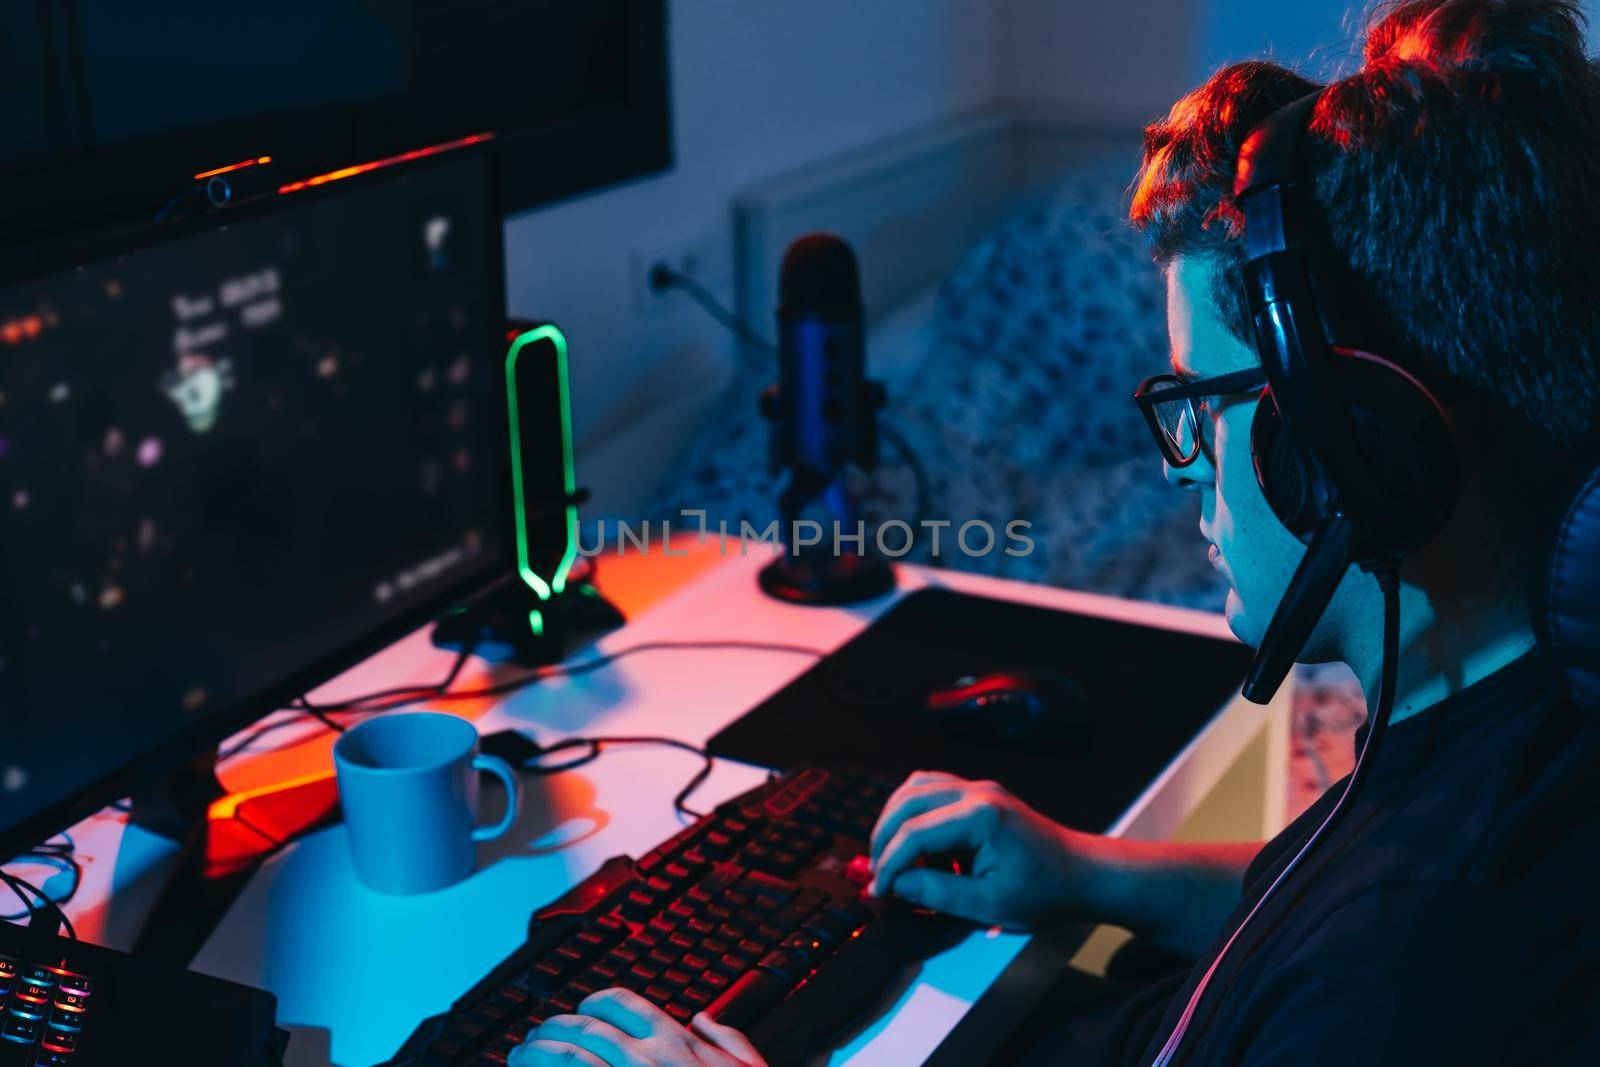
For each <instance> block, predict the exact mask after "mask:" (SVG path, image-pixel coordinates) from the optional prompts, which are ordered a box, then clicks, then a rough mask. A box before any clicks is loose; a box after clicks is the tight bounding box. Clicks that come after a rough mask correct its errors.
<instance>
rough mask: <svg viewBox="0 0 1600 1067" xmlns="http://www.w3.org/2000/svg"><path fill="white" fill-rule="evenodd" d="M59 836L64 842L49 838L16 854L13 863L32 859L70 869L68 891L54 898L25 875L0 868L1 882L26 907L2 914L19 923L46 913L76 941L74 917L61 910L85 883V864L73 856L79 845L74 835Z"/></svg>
mask: <svg viewBox="0 0 1600 1067" xmlns="http://www.w3.org/2000/svg"><path fill="white" fill-rule="evenodd" d="M58 836H60V837H61V838H62V840H61V841H54V840H52V841H47V842H46V843H44V844H42V845H39V846H38V847H36V848H34V849H31V850H29V851H28V852H26V853H24V854H22V855H21V856H18V857H16V859H15V860H13V861H12V862H28V861H31V862H35V863H43V864H46V865H48V866H53V867H56V868H58V869H59V870H62V871H70V872H71V873H72V883H71V885H70V886H69V887H68V888H67V891H66V892H65V893H63V894H61V896H59V897H52V896H51V895H50V894H49V893H46V892H45V891H44V890H43V889H40V888H39V887H38V886H37V885H34V884H33V883H32V882H30V881H28V880H27V879H26V878H23V877H21V876H20V875H15V874H12V873H11V872H10V871H7V870H4V869H0V882H4V883H5V885H6V887H7V888H9V889H10V890H11V892H12V893H14V894H16V897H17V899H18V900H20V901H21V902H22V907H23V910H22V911H21V912H18V913H17V914H15V915H0V919H3V920H5V921H6V922H18V921H21V920H23V919H26V920H28V921H29V922H30V923H32V922H33V921H34V920H35V919H37V918H38V917H39V916H40V915H44V916H46V917H49V918H53V919H54V920H55V922H56V927H57V929H64V930H66V932H67V936H68V937H70V938H71V939H72V940H74V941H76V940H77V939H78V931H77V930H76V929H75V928H74V927H73V925H72V920H71V919H69V918H67V913H66V912H65V911H64V910H63V909H62V905H64V904H66V903H67V902H68V901H70V900H71V899H72V898H73V897H74V896H75V895H76V894H77V892H78V887H79V886H80V885H82V884H83V865H82V864H80V863H79V862H78V860H77V858H76V857H75V856H74V852H75V851H76V849H77V845H76V843H75V842H74V841H73V840H72V835H71V834H67V833H62V834H60V835H58ZM24 890H26V891H27V892H26V893H25V892H24ZM27 893H32V894H33V899H32V900H30V899H28V896H27Z"/></svg>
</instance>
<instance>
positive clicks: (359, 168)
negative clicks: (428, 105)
mask: <svg viewBox="0 0 1600 1067" xmlns="http://www.w3.org/2000/svg"><path fill="white" fill-rule="evenodd" d="M493 136H494V135H493V134H491V133H475V134H473V135H472V136H470V137H462V138H460V139H458V140H455V141H446V142H445V143H444V144H436V145H430V146H429V147H427V148H416V149H413V150H411V151H410V152H401V153H400V154H399V155H397V156H389V157H388V158H386V159H377V160H373V161H372V162H371V163H357V164H356V165H355V166H353V167H341V168H340V169H338V170H330V171H329V172H328V173H326V174H318V175H317V176H316V177H314V178H306V179H305V180H304V181H298V182H290V183H289V184H287V185H280V186H279V187H278V193H279V194H280V195H282V194H284V193H297V192H299V191H300V190H301V189H310V188H312V187H314V186H318V185H327V184H328V183H329V182H337V181H343V180H344V179H345V178H354V177H355V176H356V175H357V174H366V173H367V172H368V171H374V170H378V169H380V168H382V167H392V166H394V165H395V164H396V163H410V162H411V161H412V160H415V159H426V158H427V157H428V156H436V155H438V154H439V153H440V152H449V151H452V150H453V149H457V148H465V147H467V145H473V144H479V143H481V142H483V141H487V140H490V139H491V138H493Z"/></svg>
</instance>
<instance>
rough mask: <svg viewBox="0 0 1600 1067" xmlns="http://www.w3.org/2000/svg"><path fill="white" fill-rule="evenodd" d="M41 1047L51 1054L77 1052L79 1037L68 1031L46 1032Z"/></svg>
mask: <svg viewBox="0 0 1600 1067" xmlns="http://www.w3.org/2000/svg"><path fill="white" fill-rule="evenodd" d="M39 1047H40V1048H42V1049H46V1050H48V1051H50V1052H76V1051H78V1035H77V1034H75V1033H72V1032H71V1031H68V1030H46V1031H45V1032H44V1039H43V1040H41V1041H40V1042H39Z"/></svg>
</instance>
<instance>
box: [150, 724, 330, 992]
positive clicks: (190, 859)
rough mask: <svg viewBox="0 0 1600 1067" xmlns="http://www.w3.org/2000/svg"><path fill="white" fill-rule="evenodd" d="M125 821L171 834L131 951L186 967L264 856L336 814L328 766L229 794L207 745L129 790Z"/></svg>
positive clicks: (320, 825)
mask: <svg viewBox="0 0 1600 1067" xmlns="http://www.w3.org/2000/svg"><path fill="white" fill-rule="evenodd" d="M132 799H133V807H132V808H131V810H130V812H129V822H131V823H132V824H133V825H135V826H138V827H141V828H142V829H145V830H148V831H149V832H151V833H154V834H158V835H160V836H162V837H165V838H168V839H170V840H173V841H176V842H177V843H178V853H177V855H176V856H175V857H174V858H173V861H172V866H171V868H170V869H169V870H168V872H167V877H166V880H165V881H164V882H163V883H162V886H161V889H160V891H159V892H158V893H157V895H156V899H155V903H154V904H153V905H151V908H150V912H149V914H148V915H147V916H146V917H145V921H144V924H143V925H142V926H141V927H140V930H139V935H138V937H137V938H135V940H134V943H133V954H134V955H135V956H137V957H138V958H139V959H141V960H146V961H148V962H150V963H152V964H160V965H164V966H168V967H176V968H180V969H186V968H187V967H188V966H189V964H190V962H191V961H192V960H193V959H194V957H195V955H196V953H198V952H199V951H200V949H201V948H202V947H203V946H204V945H205V943H206V941H207V940H208V939H209V938H210V937H211V934H212V931H214V930H215V929H216V927H217V924H218V923H220V922H221V921H222V918H223V916H225V915H226V914H227V913H228V909H229V908H231V907H232V906H233V902H234V901H235V900H237V899H238V897H239V894H240V893H241V892H243V890H244V887H245V885H246V884H248V883H249V881H250V877H251V876H252V875H253V874H254V873H255V872H256V869H257V868H258V867H260V866H261V863H262V861H263V860H265V859H266V858H267V857H268V856H270V855H272V854H273V853H274V852H276V851H277V850H278V849H279V848H282V847H283V846H284V845H286V844H288V843H289V842H290V841H292V840H294V839H295V838H296V837H299V836H300V835H302V834H305V833H308V832H310V831H311V830H314V829H318V828H320V827H322V826H326V825H328V824H329V823H331V822H333V821H335V820H336V819H337V818H338V812H339V795H338V789H337V787H336V785H335V784H334V778H333V772H332V771H331V770H329V771H325V772H322V773H318V774H313V775H308V776H306V777H303V778H297V779H294V780H291V781H287V782H280V783H276V784H274V785H272V786H269V787H266V788H263V789H254V790H249V791H247V792H243V793H234V794H229V793H228V792H227V791H226V790H225V789H224V788H223V786H222V783H221V782H220V781H219V780H218V779H217V754H216V751H215V750H214V749H213V750H211V751H209V752H207V753H205V754H203V755H201V756H199V757H197V758H195V759H194V760H192V761H191V762H189V763H187V764H185V765H184V766H182V767H180V768H178V769H177V770H175V771H173V772H172V773H170V774H168V775H165V776H163V777H161V778H159V779H157V780H155V781H153V782H151V783H149V784H148V785H147V786H146V787H145V788H143V789H141V790H139V791H138V792H136V793H135V794H134V796H133V798H132Z"/></svg>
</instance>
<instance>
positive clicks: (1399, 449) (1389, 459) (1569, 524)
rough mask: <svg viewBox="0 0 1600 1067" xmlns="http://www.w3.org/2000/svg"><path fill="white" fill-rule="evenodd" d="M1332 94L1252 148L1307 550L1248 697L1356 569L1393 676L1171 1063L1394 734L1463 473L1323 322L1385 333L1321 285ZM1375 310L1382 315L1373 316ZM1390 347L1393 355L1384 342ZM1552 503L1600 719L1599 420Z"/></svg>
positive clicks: (1250, 262) (1392, 385) (1277, 116)
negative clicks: (1346, 767)
mask: <svg viewBox="0 0 1600 1067" xmlns="http://www.w3.org/2000/svg"><path fill="white" fill-rule="evenodd" d="M1320 95H1321V94H1320V90H1319V91H1318V92H1317V93H1312V94H1311V95H1309V96H1304V97H1301V98H1300V99H1298V100H1295V101H1293V102H1292V103H1290V104H1288V105H1287V106H1285V107H1282V108H1280V109H1279V110H1277V111H1275V112H1273V113H1272V114H1271V115H1269V116H1268V117H1267V118H1266V119H1265V120H1264V121H1263V122H1262V123H1261V124H1260V125H1258V126H1257V127H1256V128H1255V129H1254V130H1252V131H1251V133H1250V135H1249V137H1247V138H1246V139H1245V142H1244V144H1243V146H1242V147H1241V148H1240V151H1239V169H1238V174H1237V177H1236V179H1235V182H1234V200H1235V203H1236V204H1237V206H1238V207H1239V209H1240V211H1241V212H1242V213H1243V214H1244V227H1245V265H1244V284H1245V292H1246V295H1247V297H1248V300H1249V307H1250V315H1251V323H1252V326H1253V327H1254V331H1255V347H1256V354H1257V356H1258V357H1259V358H1260V360H1261V369H1262V371H1263V372H1264V375H1265V377H1266V379H1267V385H1266V388H1265V389H1263V390H1262V394H1261V400H1260V402H1259V404H1258V405H1257V408H1256V413H1255V419H1254V421H1253V422H1252V423H1251V426H1250V456H1251V460H1252V461H1253V463H1254V466H1255V473H1256V480H1257V481H1258V482H1259V483H1260V485H1261V490H1262V492H1263V493H1264V494H1265V495H1266V498H1267V502H1268V504H1270V505H1271V507H1272V510H1273V513H1274V514H1275V515H1277V517H1278V519H1279V521H1281V522H1282V523H1283V525H1284V526H1285V527H1286V528H1287V529H1288V530H1289V531H1290V532H1291V533H1293V534H1294V535H1295V536H1296V537H1298V538H1299V539H1300V540H1301V541H1304V542H1305V543H1306V546H1307V547H1306V554H1305V558H1304V559H1302V560H1301V561H1300V565H1299V567H1297V568H1296V569H1295V573H1294V577H1292V578H1291V579H1290V580H1289V585H1288V588H1287V589H1286V590H1285V591H1284V594H1283V598H1282V599H1281V600H1280V601H1279V602H1278V607H1277V610H1276V611H1275V612H1274V613H1273V616H1272V623H1271V625H1269V626H1268V628H1267V632H1266V635H1265V636H1264V637H1263V639H1262V642H1261V647H1260V648H1259V649H1257V650H1256V658H1255V661H1254V662H1253V663H1252V664H1251V665H1250V674H1249V676H1248V677H1247V678H1246V681H1245V686H1244V695H1245V697H1246V698H1247V699H1250V700H1253V701H1256V702H1257V703H1265V702H1267V701H1268V700H1270V699H1271V698H1272V694H1273V693H1274V692H1276V691H1277V689H1278V687H1279V686H1280V685H1281V684H1282V683H1283V680H1284V678H1285V677H1286V676H1287V674H1288V672H1289V669H1290V667H1291V666H1293V664H1294V660H1295V657H1296V656H1297V655H1299V653H1300V651H1301V649H1302V648H1304V646H1305V642H1306V639H1307V638H1308V637H1310V635H1311V630H1312V628H1313V627H1314V626H1316V623H1317V620H1318V619H1319V618H1321V616H1322V613H1323V611H1325V610H1326V608H1327V606H1328V601H1329V600H1331V599H1332V597H1333V593H1334V590H1335V589H1337V588H1338V585H1339V582H1340V581H1341V580H1342V579H1343V577H1344V575H1345V572H1346V571H1347V570H1348V569H1349V567H1350V565H1351V564H1352V563H1355V564H1359V565H1360V566H1361V567H1362V568H1363V569H1365V570H1368V571H1371V572H1372V573H1373V574H1374V575H1375V576H1376V577H1377V578H1378V581H1379V584H1380V586H1381V587H1382V589H1383V592H1384V665H1383V677H1382V681H1381V683H1380V688H1379V694H1378V699H1377V702H1376V706H1375V708H1374V710H1373V714H1372V716H1370V717H1369V719H1368V730H1367V736H1366V740H1365V741H1364V742H1363V743H1362V745H1361V750H1360V752H1359V754H1358V755H1357V757H1356V765H1355V768H1354V770H1352V771H1351V774H1350V777H1349V778H1348V779H1347V780H1346V784H1345V787H1344V791H1343V793H1341V795H1340V796H1339V798H1338V799H1337V801H1336V802H1335V803H1334V805H1333V807H1332V808H1331V809H1330V810H1329V812H1328V814H1327V815H1326V816H1325V817H1324V818H1323V821H1322V824H1321V825H1320V826H1318V827H1317V828H1316V830H1314V831H1313V832H1312V833H1311V834H1310V835H1309V836H1308V837H1307V838H1306V839H1305V841H1304V843H1303V844H1301V846H1300V848H1299V849H1298V851H1296V853H1295V854H1294V855H1293V856H1292V857H1291V858H1290V860H1289V861H1288V863H1286V864H1285V865H1284V866H1283V867H1282V868H1281V869H1280V870H1279V872H1278V875H1277V876H1276V877H1275V878H1274V879H1273V881H1272V882H1271V884H1269V885H1268V886H1267V888H1266V889H1265V890H1264V891H1263V893H1262V894H1261V896H1260V897H1258V898H1257V900H1256V903H1255V905H1254V906H1253V907H1252V908H1251V909H1250V911H1249V912H1248V913H1247V914H1246V915H1245V917H1244V918H1243V919H1242V920H1241V921H1240V922H1239V923H1238V925H1236V926H1235V927H1234V929H1233V931H1232V933H1230V934H1229V936H1228V938H1227V940H1226V941H1225V942H1224V943H1223V945H1222V948H1221V949H1220V950H1219V951H1218V952H1217V953H1216V955H1215V956H1214V957H1213V959H1212V962H1211V965H1210V967H1209V968H1208V969H1207V970H1206V972H1205V973H1204V974H1203V975H1202V977H1201V978H1200V981H1199V982H1198V983H1197V984H1196V986H1195V988H1194V990H1193V992H1192V993H1191V994H1190V996H1189V1000H1188V1003H1187V1004H1186V1006H1185V1007H1184V1011H1183V1014H1182V1015H1181V1016H1180V1017H1179V1019H1178V1022H1177V1024H1176V1025H1175V1026H1174V1027H1173V1030H1172V1032H1171V1033H1170V1034H1169V1035H1168V1037H1167V1039H1166V1041H1165V1043H1164V1044H1163V1045H1162V1046H1161V1048H1160V1050H1159V1051H1158V1052H1157V1053H1156V1057H1155V1060H1154V1067H1169V1065H1171V1064H1172V1063H1174V1062H1175V1060H1176V1058H1177V1055H1178V1052H1179V1049H1180V1048H1181V1047H1182V1045H1183V1041H1184V1038H1185V1036H1186V1035H1187V1033H1188V1031H1189V1028H1190V1025H1191V1024H1192V1023H1193V1021H1194V1020H1195V1018H1196V1017H1197V1009H1198V1007H1199V1004H1200V1000H1201V998H1202V996H1203V995H1204V994H1205V992H1206V989H1207V987H1208V986H1209V985H1210V983H1211V980H1212V977H1213V976H1214V975H1215V974H1216V973H1217V967H1218V965H1219V964H1220V963H1221V962H1222V959H1223V958H1224V957H1225V956H1227V955H1228V952H1229V950H1230V949H1231V948H1232V947H1233V946H1234V944H1235V942H1236V941H1237V940H1238V939H1239V936H1240V934H1242V933H1243V931H1244V930H1245V928H1246V927H1248V926H1249V925H1250V922H1251V920H1252V919H1254V918H1255V917H1256V915H1257V914H1258V913H1259V912H1260V910H1261V907H1262V905H1263V904H1265V903H1266V901H1267V900H1268V899H1269V898H1270V897H1272V896H1273V895H1274V894H1275V893H1276V891H1277V890H1278V888H1279V887H1280V886H1281V885H1282V884H1283V883H1284V880H1285V879H1286V878H1287V876H1288V875H1289V874H1290V873H1291V872H1292V871H1293V870H1294V869H1295V868H1296V867H1297V866H1298V865H1299V863H1300V861H1301V859H1303V858H1304V857H1305V856H1306V855H1307V853H1309V852H1310V851H1311V850H1312V849H1313V847H1314V846H1315V845H1316V844H1317V842H1318V840H1319V839H1320V838H1321V837H1322V836H1323V834H1324V833H1325V832H1326V831H1327V830H1328V828H1329V826H1331V825H1332V824H1333V823H1334V821H1335V820H1336V819H1337V818H1338V817H1339V815H1340V814H1341V813H1342V811H1343V810H1344V809H1345V806H1346V803H1347V802H1348V801H1349V799H1350V797H1351V796H1352V795H1354V793H1355V792H1356V789H1357V787H1358V785H1359V783H1360V781H1361V779H1362V776H1363V771H1364V770H1365V769H1366V767H1367V766H1368V765H1369V762H1370V758H1371V756H1372V754H1373V752H1374V751H1375V750H1376V749H1377V747H1378V744H1379V739H1380V738H1381V737H1382V735H1383V731H1384V726H1385V724H1386V722H1387V719H1388V716H1389V711H1390V709H1391V707H1392V704H1393V700H1394V687H1395V676H1396V670H1397V667H1398V662H1397V661H1398V657H1399V596H1398V581H1399V579H1398V573H1397V572H1398V566H1399V563H1400V560H1401V559H1402V558H1404V557H1405V556H1406V555H1408V554H1409V553H1412V552H1415V551H1416V550H1417V549H1419V548H1421V547H1422V546H1423V545H1425V544H1427V542H1428V540H1429V539H1430V538H1432V537H1433V535H1434V534H1436V533H1438V531H1439V528H1440V527H1441V526H1443V525H1444V522H1445V520H1446V519H1447V518H1449V516H1450V511H1451V509H1452V508H1453V507H1454V506H1455V502H1456V496H1457V493H1458V488H1459V483H1460V477H1461V467H1460V461H1459V453H1458V450H1457V447H1456V438H1455V434H1454V432H1453V430H1452V428H1451V426H1450V421H1449V419H1448V418H1447V417H1446V415H1445V411H1444V408H1443V406H1442V405H1441V404H1440V403H1439V401H1438V400H1437V399H1436V398H1435V397H1434V395H1433V394H1432V393H1431V392H1429V391H1428V389H1427V387H1426V386H1424V385H1423V384H1422V383H1421V382H1419V381H1418V380H1417V379H1416V378H1415V377H1414V376H1413V375H1411V374H1409V373H1407V372H1406V371H1405V370H1403V369H1402V368H1401V367H1399V366H1397V365H1396V364H1395V363H1393V362H1391V361H1390V360H1388V359H1386V358H1384V357H1383V356H1381V355H1377V354H1374V353H1372V352H1370V351H1366V350H1365V349H1362V348H1359V347H1354V346H1345V345H1340V344H1335V343H1334V342H1333V341H1332V340H1330V338H1329V337H1328V331H1327V330H1326V329H1325V328H1324V322H1330V323H1333V325H1334V327H1335V328H1337V327H1338V326H1340V325H1342V324H1341V323H1339V321H1338V320H1334V319H1324V318H1323V317H1322V316H1321V315H1319V311H1333V312H1343V313H1345V314H1347V315H1350V314H1352V313H1353V319H1354V321H1353V322H1351V323H1349V325H1353V326H1354V327H1355V328H1356V329H1357V330H1358V331H1360V332H1361V333H1362V334H1363V335H1365V336H1367V337H1377V336H1379V330H1378V325H1379V324H1378V323H1377V322H1376V321H1374V320H1373V318H1372V317H1371V316H1370V315H1369V316H1367V317H1366V319H1365V321H1362V316H1361V314H1360V310H1361V303H1360V302H1359V301H1356V300H1350V299H1348V298H1346V299H1343V300H1338V301H1337V305H1338V306H1329V307H1326V308H1323V307H1319V305H1318V303H1317V301H1316V300H1315V298H1314V296H1313V292H1312V288H1311V283H1310V270H1309V267H1310V263H1311V262H1312V261H1313V259H1315V262H1316V264H1317V266H1318V267H1319V271H1318V281H1319V283H1321V288H1322V290H1323V292H1324V294H1329V293H1332V294H1333V295H1335V297H1336V299H1337V297H1338V296H1340V295H1345V294H1340V292H1339V290H1340V283H1341V282H1344V281H1347V276H1343V275H1341V274H1340V273H1339V271H1338V268H1337V265H1336V257H1332V256H1329V255H1328V254H1327V252H1328V250H1327V249H1326V244H1325V239H1324V243H1323V244H1321V245H1319V244H1318V240H1317V239H1318V231H1317V227H1316V223H1317V221H1318V216H1317V215H1316V213H1315V202H1314V199H1313V198H1312V196H1311V192H1312V180H1311V176H1310V175H1309V173H1308V172H1307V170H1306V169H1305V167H1304V164H1303V163H1302V162H1301V160H1300V152H1299V148H1300V144H1301V142H1302V140H1303V139H1304V133H1305V128H1306V124H1307V119H1308V117H1309V115H1310V113H1311V109H1312V108H1313V107H1315V106H1316V102H1317V100H1318V98H1319V96H1320ZM1369 306H1370V305H1369ZM1380 347H1381V346H1380ZM1577 454H1578V456H1579V457H1580V458H1579V460H1578V462H1577V463H1576V464H1575V466H1574V470H1573V471H1572V472H1571V483H1570V484H1569V485H1566V486H1565V487H1564V489H1563V491H1562V492H1561V493H1559V494H1558V495H1557V497H1556V499H1555V500H1554V501H1553V506H1552V509H1551V511H1552V516H1553V518H1554V526H1553V531H1549V532H1548V536H1544V537H1542V538H1541V539H1540V541H1539V542H1536V543H1538V544H1540V545H1541V547H1542V549H1543V551H1541V552H1540V553H1539V555H1538V559H1537V563H1536V569H1535V573H1534V577H1533V581H1532V583H1531V592H1532V596H1533V609H1534V610H1533V617H1534V622H1535V628H1536V630H1537V631H1538V634H1539V638H1540V648H1541V650H1543V652H1544V653H1545V656H1546V659H1547V661H1549V662H1550V663H1551V664H1552V665H1553V666H1554V667H1555V668H1556V670H1555V672H1554V673H1555V676H1556V677H1557V678H1558V679H1559V680H1561V681H1562V682H1564V684H1565V687H1566V689H1567V692H1568V695H1569V696H1570V697H1571V698H1572V700H1573V701H1574V703H1576V704H1577V705H1578V706H1579V707H1585V706H1589V707H1595V706H1600V618H1597V613H1596V611H1595V603H1596V600H1597V599H1600V467H1597V466H1596V465H1595V457H1596V456H1600V418H1597V419H1596V425H1595V426H1594V427H1593V428H1592V429H1591V431H1590V439H1589V443H1588V446H1587V447H1586V448H1580V449H1578V450H1577Z"/></svg>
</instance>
